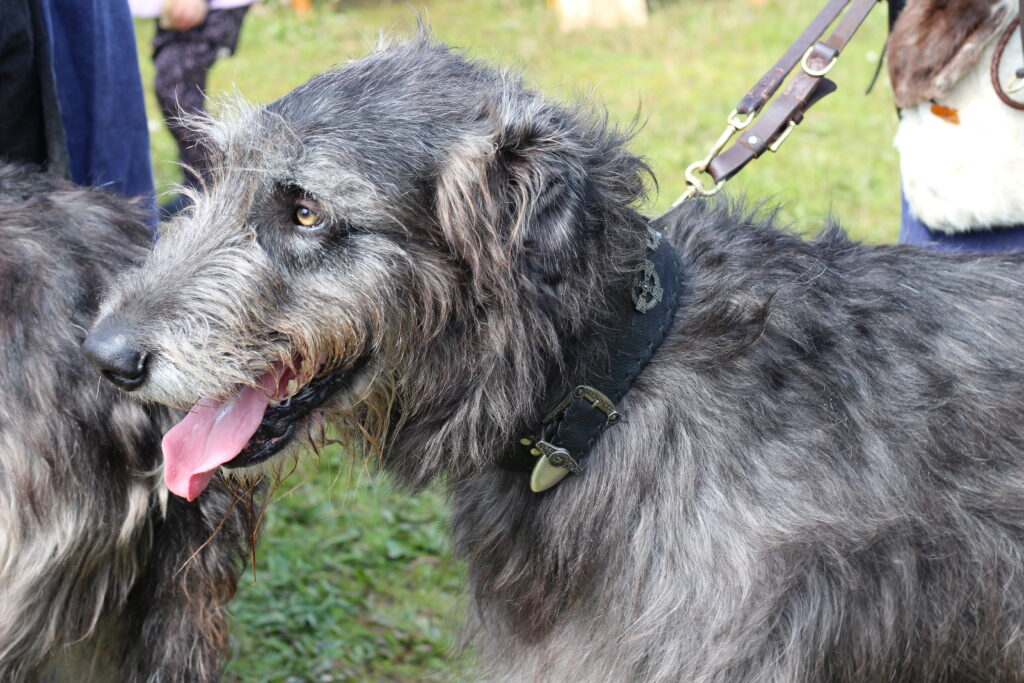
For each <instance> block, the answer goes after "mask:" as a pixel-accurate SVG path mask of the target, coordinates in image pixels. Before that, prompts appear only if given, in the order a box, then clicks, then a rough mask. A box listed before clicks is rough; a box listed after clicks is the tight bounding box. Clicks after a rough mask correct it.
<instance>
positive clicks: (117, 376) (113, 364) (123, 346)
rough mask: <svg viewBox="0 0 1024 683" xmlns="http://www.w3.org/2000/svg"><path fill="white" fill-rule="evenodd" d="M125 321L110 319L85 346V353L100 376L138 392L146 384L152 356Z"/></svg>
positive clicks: (102, 323) (104, 321) (101, 325)
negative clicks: (141, 345)
mask: <svg viewBox="0 0 1024 683" xmlns="http://www.w3.org/2000/svg"><path fill="white" fill-rule="evenodd" d="M130 331H131V330H130V328H129V327H128V325H126V324H125V323H124V322H122V321H120V320H118V319H116V318H112V317H107V318H104V319H103V320H101V321H100V324H99V325H97V326H96V329H95V330H93V331H92V332H91V333H90V334H89V336H88V337H86V338H85V343H84V344H82V353H84V354H85V357H86V358H88V359H89V360H90V361H92V364H93V365H95V366H96V367H97V368H98V369H99V371H100V374H101V375H103V376H104V377H105V378H107V379H108V380H110V381H111V382H113V383H114V384H116V385H117V386H118V387H120V388H122V389H124V390H125V391H132V390H134V389H138V388H139V387H141V386H142V384H143V383H144V382H145V381H146V361H147V360H148V359H149V354H148V353H146V352H145V351H144V350H143V349H140V348H139V345H138V344H137V343H136V342H135V341H134V340H133V339H132V335H131V334H130Z"/></svg>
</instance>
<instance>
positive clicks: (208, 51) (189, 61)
mask: <svg viewBox="0 0 1024 683" xmlns="http://www.w3.org/2000/svg"><path fill="white" fill-rule="evenodd" d="M168 33H169V32H168ZM188 33H189V32H185V33H182V34H180V37H181V39H180V40H175V39H174V36H167V39H166V40H164V41H163V43H162V44H161V45H160V47H159V48H158V49H157V51H156V53H155V54H154V55H153V64H154V66H155V67H156V78H155V80H154V84H153V85H154V90H155V91H156V99H157V102H158V103H159V105H160V111H161V112H162V113H163V116H164V123H166V124H167V129H168V130H169V131H170V133H171V135H172V136H173V137H174V140H175V142H176V143H177V144H178V158H179V160H180V161H181V163H182V166H183V176H184V182H185V184H186V185H190V186H192V187H197V186H198V185H199V184H200V181H201V178H202V177H203V175H204V174H205V173H206V170H207V159H206V154H205V152H204V150H203V147H202V140H201V139H200V137H199V135H198V133H196V131H194V130H191V129H190V128H189V126H187V125H183V123H182V122H181V121H180V118H181V117H182V116H185V115H188V114H198V113H202V112H203V111H204V110H205V106H204V105H205V97H206V96H205V89H206V76H207V73H209V70H210V67H211V66H212V65H213V63H214V61H215V60H216V58H217V51H216V49H214V48H213V46H212V45H210V44H209V43H207V42H205V41H197V40H189V39H188V35H187V34H188Z"/></svg>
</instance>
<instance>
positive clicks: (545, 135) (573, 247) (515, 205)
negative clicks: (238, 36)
mask: <svg viewBox="0 0 1024 683" xmlns="http://www.w3.org/2000/svg"><path fill="white" fill-rule="evenodd" d="M521 99H522V98H521ZM475 123H476V124H477V128H476V130H475V132H474V134H473V135H471V136H469V137H467V138H465V139H464V140H463V141H462V142H461V143H460V145H459V146H458V147H457V149H456V150H455V151H454V153H452V154H450V156H449V158H448V160H447V162H446V163H445V164H444V168H443V171H442V173H441V174H440V178H439V182H438V186H437V208H438V219H439V223H440V227H441V230H442V232H443V233H444V238H445V240H446V241H447V242H448V244H449V245H451V246H452V248H453V249H454V250H455V251H456V252H457V253H458V255H459V257H460V258H462V259H463V260H464V261H465V262H466V264H467V265H468V266H469V268H470V269H471V270H472V271H473V272H474V274H479V273H480V272H481V269H484V270H486V269H488V268H490V267H494V266H507V265H510V264H511V262H512V261H517V262H522V263H523V264H524V265H525V267H526V268H527V269H528V270H529V271H530V272H531V273H532V274H535V275H538V276H540V277H541V278H543V279H544V280H546V281H548V284H552V282H551V281H552V280H557V278H558V277H559V276H560V275H559V274H560V273H561V272H562V270H563V268H564V265H565V263H566V261H567V260H572V258H573V254H575V253H576V252H577V251H578V250H579V249H581V248H585V247H584V245H583V244H582V243H581V242H585V241H586V235H585V234H584V231H585V230H586V229H587V225H588V221H587V220H586V214H587V202H588V195H589V190H588V188H589V187H590V183H591V178H590V176H589V173H588V169H587V165H586V163H585V155H584V154H583V153H582V152H581V150H580V144H579V142H578V141H577V140H575V139H574V138H576V137H578V136H579V132H580V130H579V129H580V128H583V127H585V126H583V125H581V123H580V122H578V121H574V120H572V119H571V117H570V115H569V114H568V113H567V112H564V111H563V110H561V109H559V108H557V107H555V106H553V105H551V104H549V103H547V102H545V101H544V100H543V99H541V98H539V97H537V98H533V97H531V98H529V99H527V100H526V101H517V102H514V103H513V102H512V101H510V100H508V99H506V100H504V101H498V102H495V101H493V100H492V101H488V102H486V103H485V105H483V106H482V107H481V110H480V112H479V114H478V117H477V121H476V122H475ZM501 270H504V272H505V273H507V272H508V271H507V270H506V269H504V268H502V269H501ZM496 272H498V271H496Z"/></svg>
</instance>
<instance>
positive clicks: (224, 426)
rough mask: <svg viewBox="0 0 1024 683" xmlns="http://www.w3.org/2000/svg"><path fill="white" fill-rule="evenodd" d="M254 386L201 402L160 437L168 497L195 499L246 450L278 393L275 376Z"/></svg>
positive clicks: (272, 374)
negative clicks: (214, 477) (230, 394)
mask: <svg viewBox="0 0 1024 683" xmlns="http://www.w3.org/2000/svg"><path fill="white" fill-rule="evenodd" d="M259 385H260V386H259V387H258V388H254V387H243V388H242V389H241V390H240V391H239V392H238V393H237V394H235V395H234V396H232V397H231V398H230V399H228V400H227V401H217V400H214V399H208V398H204V399H202V400H201V401H199V403H197V404H196V405H195V406H193V407H192V410H190V411H189V413H188V415H186V416H185V418H184V419H183V420H182V421H181V422H179V423H178V424H176V425H174V427H172V428H171V430H170V431H169V432H167V434H165V435H164V440H163V449H164V481H165V482H167V488H169V489H170V490H171V493H173V494H174V495H176V496H181V497H182V498H187V499H188V500H194V499H195V497H196V496H198V495H199V494H200V493H202V492H203V489H205V488H206V486H207V484H209V483H210V479H212V478H213V474H214V472H216V471H217V468H218V467H220V466H221V465H223V464H224V463H226V462H228V461H229V460H232V459H233V458H234V457H235V456H236V455H238V454H239V453H240V452H241V450H242V449H243V448H245V445H246V444H247V443H249V439H251V438H252V435H253V434H254V433H255V432H256V428H257V427H259V426H260V422H261V421H262V420H263V413H265V412H266V410H267V404H268V403H269V402H270V397H271V396H273V395H274V393H275V392H276V390H277V386H278V373H274V372H268V373H267V374H265V375H264V376H263V377H261V378H260V380H259Z"/></svg>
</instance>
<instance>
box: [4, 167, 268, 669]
mask: <svg viewBox="0 0 1024 683" xmlns="http://www.w3.org/2000/svg"><path fill="white" fill-rule="evenodd" d="M149 242H150V236H149V230H148V229H147V228H146V227H145V224H144V223H143V217H142V215H141V211H140V210H139V209H138V208H136V207H135V206H134V205H132V204H131V203H129V202H128V201H127V200H125V199H123V198H120V197H118V196H117V195H114V194H112V193H108V192H101V191H98V190H84V189H82V188H78V187H75V186H73V185H71V184H70V183H67V182H64V181H61V180H59V179H56V178H53V177H50V176H47V175H43V174H39V173H33V172H29V171H28V170H26V169H22V168H17V167H13V166H8V165H3V164H0V291H2V293H3V294H2V298H0V320H2V323H0V351H2V355H3V361H2V371H0V405H2V407H0V680H2V681H35V680H56V681H74V682H75V683H78V682H79V681H167V682H168V683H170V682H172V681H173V682H175V683H178V682H181V681H209V680H214V679H216V678H217V677H218V676H219V671H220V668H221V665H222V664H223V662H224V660H225V658H226V654H227V633H226V623H225V617H226V614H225V610H224V604H225V603H226V602H227V600H228V599H229V598H230V597H231V595H232V593H233V592H234V588H235V581H236V579H237V577H238V572H239V569H240V567H241V556H242V555H244V550H245V548H246V547H247V545H246V542H247V540H248V539H247V536H246V535H245V533H244V532H245V526H244V525H243V524H242V517H241V515H242V514H243V506H242V505H236V506H234V508H233V509H232V508H231V501H232V496H231V495H230V493H229V492H228V489H227V488H226V486H225V485H224V483H223V482H222V481H217V482H214V483H212V484H211V488H212V489H213V490H212V491H211V495H210V496H209V498H207V497H206V496H204V497H203V500H202V501H199V502H198V504H196V503H192V504H190V503H186V502H185V501H183V500H181V499H179V498H176V497H170V498H169V497H168V496H167V492H166V489H165V488H164V487H163V484H162V482H161V481H160V476H159V468H160V446H159V444H160V436H161V434H162V429H163V428H164V427H167V426H170V424H171V422H170V418H171V415H170V414H169V413H168V412H167V411H166V410H165V409H163V408H145V407H142V406H140V405H139V404H138V403H137V402H135V401H132V400H130V399H129V397H127V396H125V395H123V394H120V393H119V392H117V391H116V390H114V389H113V388H112V387H109V386H108V385H107V384H106V383H105V382H103V381H102V380H101V379H100V378H99V376H98V375H97V374H96V372H95V371H94V370H93V369H92V368H91V367H90V366H89V365H88V363H84V362H83V360H82V358H81V352H80V349H79V347H80V345H81V343H82V340H83V339H84V338H85V334H86V328H87V326H88V325H89V324H90V322H91V320H92V318H93V317H94V316H95V314H96V308H97V306H98V303H99V296H100V290H101V289H102V288H104V287H106V286H107V285H108V284H109V283H110V281H111V280H112V278H113V275H114V273H115V272H116V271H117V270H120V269H122V268H124V267H126V266H128V265H129V264H131V263H136V262H138V261H141V260H142V258H143V257H144V256H145V254H146V252H147V248H146V247H147V245H148V244H149ZM229 510H231V512H229ZM222 520H223V522H224V524H223V526H222V527H221V528H220V532H219V534H217V535H216V537H215V538H214V539H213V540H212V541H210V543H209V544H208V545H206V546H205V547H203V548H202V549H201V550H200V546H202V544H203V543H204V541H206V540H207V539H208V538H210V537H211V536H213V535H214V532H215V530H216V529H217V527H218V526H219V525H220V524H221V522H222ZM193 553H195V557H194V558H193V559H192V560H191V561H189V558H190V556H192V555H193Z"/></svg>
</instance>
